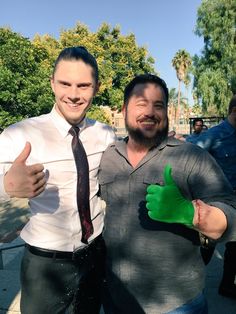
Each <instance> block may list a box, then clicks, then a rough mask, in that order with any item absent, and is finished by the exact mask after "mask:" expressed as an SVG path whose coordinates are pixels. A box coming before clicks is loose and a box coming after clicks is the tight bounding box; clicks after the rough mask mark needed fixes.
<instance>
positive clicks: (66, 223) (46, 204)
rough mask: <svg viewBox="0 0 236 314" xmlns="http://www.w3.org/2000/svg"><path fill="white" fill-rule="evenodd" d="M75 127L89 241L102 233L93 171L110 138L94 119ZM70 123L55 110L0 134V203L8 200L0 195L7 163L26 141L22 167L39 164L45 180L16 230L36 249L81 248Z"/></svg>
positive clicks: (106, 130)
mask: <svg viewBox="0 0 236 314" xmlns="http://www.w3.org/2000/svg"><path fill="white" fill-rule="evenodd" d="M78 126H79V128H80V130H81V131H80V140H81V141H82V143H83V145H84V148H85V151H86V154H87V158H88V162H89V178H90V210H91V218H92V222H93V227H94V233H93V235H92V236H91V237H90V238H89V242H90V241H92V240H93V239H94V238H96V237H97V236H98V235H99V234H100V233H101V232H102V230H103V226H104V224H103V219H104V210H103V209H102V201H101V199H100V197H98V195H97V192H98V189H99V185H98V181H97V172H98V167H99V164H100V159H101V156H102V153H103V152H104V150H105V149H106V147H107V146H108V145H109V144H110V143H111V142H113V141H114V140H115V135H114V133H113V131H112V129H111V128H110V127H109V126H107V125H105V124H103V123H100V122H98V121H94V120H90V119H87V118H86V119H84V120H83V122H82V123H81V124H79V125H78ZM70 127H71V125H70V124H69V123H68V122H67V121H66V120H65V119H64V118H63V117H61V116H60V115H59V114H58V113H57V111H56V110H55V108H53V110H52V111H51V112H50V113H49V114H45V115H41V116H39V117H34V118H30V119H27V120H23V121H21V122H19V123H16V124H14V125H12V126H10V127H8V128H7V129H6V130H4V131H3V133H2V134H1V135H0V150H1V155H0V180H1V185H0V200H1V201H4V200H7V199H9V197H8V195H7V194H6V192H5V191H4V185H3V177H4V174H5V173H6V172H7V170H8V169H9V168H10V167H11V164H12V162H13V161H14V160H15V158H16V157H17V156H18V155H19V154H20V152H21V151H22V150H23V148H24V146H25V142H26V141H29V142H30V143H31V146H32V150H31V154H30V156H29V157H28V159H27V164H28V165H32V164H35V163H42V164H43V165H44V172H45V174H46V178H47V186H46V189H45V191H44V192H43V193H41V194H40V195H39V196H37V197H34V198H32V199H30V200H29V206H30V209H31V213H32V215H31V218H30V221H29V222H28V223H27V224H26V226H25V227H24V229H23V230H22V231H21V238H22V239H23V240H24V241H25V242H27V243H28V244H30V245H33V246H38V247H41V248H46V249H51V250H59V251H74V250H76V249H78V248H80V247H82V246H84V244H83V243H82V242H81V241H80V240H81V225H80V219H79V214H78V209H77V203H76V182H77V171H76V166H75V161H74V156H73V152H72V149H71V141H72V137H71V135H70V134H69V133H68V131H69V129H70Z"/></svg>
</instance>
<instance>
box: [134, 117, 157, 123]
mask: <svg viewBox="0 0 236 314" xmlns="http://www.w3.org/2000/svg"><path fill="white" fill-rule="evenodd" d="M138 121H139V122H152V121H153V122H155V123H156V122H160V119H157V118H155V117H143V118H140V119H139V120H138Z"/></svg>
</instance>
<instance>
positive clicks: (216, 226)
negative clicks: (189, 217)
mask: <svg viewBox="0 0 236 314" xmlns="http://www.w3.org/2000/svg"><path fill="white" fill-rule="evenodd" d="M192 203H193V206H194V218H193V225H194V228H195V229H196V230H197V231H199V232H201V233H202V234H204V235H205V236H207V237H209V238H211V239H214V240H217V239H219V238H221V236H222V235H223V233H224V232H225V230H226V228H227V218H226V216H225V214H224V212H223V211H222V210H221V209H219V208H218V207H215V206H211V205H208V204H206V203H204V202H202V201H201V200H194V201H193V202H192Z"/></svg>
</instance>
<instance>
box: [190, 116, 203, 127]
mask: <svg viewBox="0 0 236 314" xmlns="http://www.w3.org/2000/svg"><path fill="white" fill-rule="evenodd" d="M197 122H202V125H203V123H204V122H203V119H202V118H195V119H193V126H195V124H196V123H197Z"/></svg>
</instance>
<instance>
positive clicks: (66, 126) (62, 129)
mask: <svg viewBox="0 0 236 314" xmlns="http://www.w3.org/2000/svg"><path fill="white" fill-rule="evenodd" d="M50 117H51V120H52V122H53V124H54V125H55V128H56V129H57V130H58V132H59V133H60V134H61V135H62V136H63V137H66V136H67V135H68V132H69V130H70V128H71V124H70V123H69V122H67V121H66V119H65V118H64V117H62V116H61V115H60V114H59V113H58V112H57V110H56V108H55V105H54V106H53V108H52V111H51V112H50ZM88 122H89V121H88V119H87V118H84V119H83V120H82V121H81V122H80V123H79V124H78V125H77V126H78V127H79V129H80V130H81V131H82V130H84V129H85V128H86V127H87V126H88Z"/></svg>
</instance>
